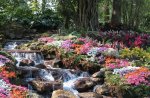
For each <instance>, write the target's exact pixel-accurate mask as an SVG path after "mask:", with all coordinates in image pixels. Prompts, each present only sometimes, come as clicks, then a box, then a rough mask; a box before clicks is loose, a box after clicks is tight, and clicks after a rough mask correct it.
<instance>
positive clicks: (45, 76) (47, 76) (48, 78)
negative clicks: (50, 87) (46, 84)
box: [39, 69, 55, 81]
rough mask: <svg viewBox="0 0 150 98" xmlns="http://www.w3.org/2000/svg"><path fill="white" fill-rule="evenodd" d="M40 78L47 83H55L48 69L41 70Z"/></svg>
mask: <svg viewBox="0 0 150 98" xmlns="http://www.w3.org/2000/svg"><path fill="white" fill-rule="evenodd" d="M39 75H40V77H41V78H42V79H43V80H45V81H54V80H55V79H54V77H53V76H52V74H51V72H48V71H47V70H46V69H41V70H40V72H39Z"/></svg>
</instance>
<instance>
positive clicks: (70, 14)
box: [59, 0, 98, 30]
mask: <svg viewBox="0 0 150 98" xmlns="http://www.w3.org/2000/svg"><path fill="white" fill-rule="evenodd" d="M59 12H60V13H61V14H62V16H63V17H64V18H65V19H64V20H65V22H64V23H65V27H66V28H68V25H69V21H73V23H74V24H75V25H76V27H77V28H79V29H84V30H97V29H98V0H63V1H62V0H59Z"/></svg>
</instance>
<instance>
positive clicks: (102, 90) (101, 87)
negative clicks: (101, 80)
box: [94, 84, 109, 95]
mask: <svg viewBox="0 0 150 98" xmlns="http://www.w3.org/2000/svg"><path fill="white" fill-rule="evenodd" d="M94 92H96V93H98V94H100V95H109V89H108V87H107V86H106V85H105V84H104V85H96V86H95V87H94Z"/></svg>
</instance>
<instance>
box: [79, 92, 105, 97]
mask: <svg viewBox="0 0 150 98" xmlns="http://www.w3.org/2000/svg"><path fill="white" fill-rule="evenodd" d="M78 95H79V97H80V98H103V96H102V95H99V94H97V93H94V92H85V93H79V94H78Z"/></svg>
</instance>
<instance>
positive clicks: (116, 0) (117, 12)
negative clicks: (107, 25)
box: [111, 0, 122, 25]
mask: <svg viewBox="0 0 150 98" xmlns="http://www.w3.org/2000/svg"><path fill="white" fill-rule="evenodd" d="M121 4H122V0H113V11H112V18H111V23H112V24H113V25H119V24H121Z"/></svg>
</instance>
